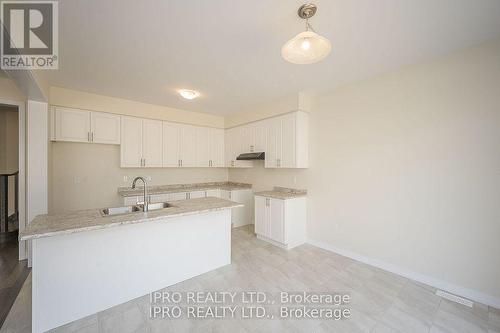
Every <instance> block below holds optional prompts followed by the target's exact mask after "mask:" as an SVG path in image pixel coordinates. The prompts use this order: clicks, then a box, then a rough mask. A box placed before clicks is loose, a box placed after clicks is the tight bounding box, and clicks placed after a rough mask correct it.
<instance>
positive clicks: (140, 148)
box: [120, 117, 163, 168]
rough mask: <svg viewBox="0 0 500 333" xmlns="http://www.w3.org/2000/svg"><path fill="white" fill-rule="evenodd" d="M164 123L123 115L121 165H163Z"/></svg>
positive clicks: (126, 166)
mask: <svg viewBox="0 0 500 333" xmlns="http://www.w3.org/2000/svg"><path fill="white" fill-rule="evenodd" d="M162 142H163V124H162V122H161V121H159V120H149V119H141V118H134V117H122V122H121V154H120V155H121V158H120V160H121V163H120V164H121V167H122V168H140V167H151V168H153V167H162V166H163V150H162Z"/></svg>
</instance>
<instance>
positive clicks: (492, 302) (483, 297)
mask: <svg viewBox="0 0 500 333" xmlns="http://www.w3.org/2000/svg"><path fill="white" fill-rule="evenodd" d="M307 243H309V244H311V245H314V246H317V247H319V248H322V249H324V250H327V251H330V252H334V253H337V254H340V255H342V256H344V257H348V258H351V259H354V260H357V261H360V262H362V263H365V264H368V265H370V266H374V267H377V268H380V269H383V270H386V271H389V272H391V273H394V274H397V275H401V276H403V277H405V278H408V279H411V280H414V281H418V282H420V283H424V284H427V285H429V286H431V287H434V288H436V289H441V290H444V291H447V292H449V293H452V294H455V295H457V296H461V297H465V298H468V299H470V300H472V301H475V302H479V303H482V304H485V305H489V306H492V307H495V308H497V309H500V299H499V298H497V297H494V296H491V295H487V294H485V293H482V292H480V291H477V290H474V289H469V288H465V287H462V286H458V285H455V284H452V283H449V282H446V281H443V280H440V279H436V278H434V277H432V276H428V275H425V274H421V273H417V272H414V271H411V270H409V269H406V268H403V267H399V266H396V265H393V264H390V263H387V262H384V261H382V260H378V259H375V258H370V257H366V256H364V255H361V254H358V253H354V252H352V251H349V250H344V249H339V248H336V247H334V246H332V245H330V244H328V243H326V242H322V241H317V240H314V239H308V240H307Z"/></svg>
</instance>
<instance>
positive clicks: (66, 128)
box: [53, 107, 121, 144]
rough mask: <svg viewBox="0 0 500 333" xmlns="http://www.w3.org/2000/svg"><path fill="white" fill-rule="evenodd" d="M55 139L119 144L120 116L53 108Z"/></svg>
mask: <svg viewBox="0 0 500 333" xmlns="http://www.w3.org/2000/svg"><path fill="white" fill-rule="evenodd" d="M53 117H54V122H53V124H54V127H55V131H54V132H55V133H54V139H55V140H56V141H70V142H93V143H104V144H120V118H121V117H120V116H119V115H114V114H111V113H105V112H93V111H87V110H80V109H70V108H61V107H55V108H54V113H53Z"/></svg>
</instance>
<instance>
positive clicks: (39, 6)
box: [0, 1, 58, 69]
mask: <svg viewBox="0 0 500 333" xmlns="http://www.w3.org/2000/svg"><path fill="white" fill-rule="evenodd" d="M57 15H58V3H57V2H56V1H2V2H1V18H2V25H1V26H2V42H1V66H0V67H1V69H57V68H58V16H57Z"/></svg>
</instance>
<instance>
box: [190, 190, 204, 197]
mask: <svg viewBox="0 0 500 333" xmlns="http://www.w3.org/2000/svg"><path fill="white" fill-rule="evenodd" d="M205 197H206V194H205V191H193V192H189V199H196V198H205Z"/></svg>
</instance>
